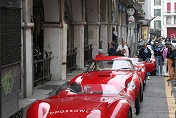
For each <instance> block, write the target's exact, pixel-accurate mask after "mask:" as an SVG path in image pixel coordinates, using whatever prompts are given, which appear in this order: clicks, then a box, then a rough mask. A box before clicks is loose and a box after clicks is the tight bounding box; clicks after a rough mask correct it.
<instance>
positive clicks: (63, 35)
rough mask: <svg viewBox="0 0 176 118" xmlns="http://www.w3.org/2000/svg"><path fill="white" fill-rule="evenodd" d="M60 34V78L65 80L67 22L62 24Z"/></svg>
mask: <svg viewBox="0 0 176 118" xmlns="http://www.w3.org/2000/svg"><path fill="white" fill-rule="evenodd" d="M60 35H61V36H62V38H61V39H60V40H61V47H62V49H61V55H62V67H61V68H62V73H61V79H62V80H66V70H67V63H66V62H67V24H64V25H63V29H62V33H61V34H60Z"/></svg>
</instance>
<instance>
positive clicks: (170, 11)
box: [162, 0, 176, 39]
mask: <svg viewBox="0 0 176 118" xmlns="http://www.w3.org/2000/svg"><path fill="white" fill-rule="evenodd" d="M163 4H164V6H163V21H164V22H163V32H162V34H163V36H164V37H168V38H171V39H175V38H176V0H164V1H163Z"/></svg>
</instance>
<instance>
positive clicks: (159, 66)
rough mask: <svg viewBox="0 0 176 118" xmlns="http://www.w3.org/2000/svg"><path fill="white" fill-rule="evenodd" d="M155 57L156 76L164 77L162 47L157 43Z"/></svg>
mask: <svg viewBox="0 0 176 118" xmlns="http://www.w3.org/2000/svg"><path fill="white" fill-rule="evenodd" d="M153 50H154V55H155V60H156V75H157V76H158V75H162V64H163V60H162V52H163V50H162V47H160V46H159V43H158V42H157V41H155V46H154V49H153Z"/></svg>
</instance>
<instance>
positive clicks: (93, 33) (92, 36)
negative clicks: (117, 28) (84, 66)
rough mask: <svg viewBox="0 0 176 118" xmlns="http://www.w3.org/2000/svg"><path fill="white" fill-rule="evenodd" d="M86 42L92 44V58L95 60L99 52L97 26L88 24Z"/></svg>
mask: <svg viewBox="0 0 176 118" xmlns="http://www.w3.org/2000/svg"><path fill="white" fill-rule="evenodd" d="M88 42H89V44H93V50H92V58H95V57H96V55H97V54H98V50H99V25H95V24H90V25H89V26H88Z"/></svg>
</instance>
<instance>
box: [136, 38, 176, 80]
mask: <svg viewBox="0 0 176 118" xmlns="http://www.w3.org/2000/svg"><path fill="white" fill-rule="evenodd" d="M165 45H166V46H165V48H163V47H162V46H160V45H159V42H158V41H155V45H154V47H153V52H154V56H155V60H156V75H157V76H159V75H161V76H162V75H164V76H169V79H168V81H169V80H174V72H175V65H174V62H175V61H174V58H175V57H176V46H172V45H171V43H170V42H166V43H165ZM139 57H141V58H142V59H143V61H146V62H147V63H148V62H149V61H150V58H151V50H150V49H149V48H148V47H147V43H144V47H143V48H141V49H140V51H139ZM163 62H164V63H163ZM149 75H150V73H146V76H147V77H148V79H150V78H149Z"/></svg>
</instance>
